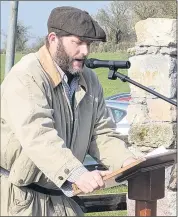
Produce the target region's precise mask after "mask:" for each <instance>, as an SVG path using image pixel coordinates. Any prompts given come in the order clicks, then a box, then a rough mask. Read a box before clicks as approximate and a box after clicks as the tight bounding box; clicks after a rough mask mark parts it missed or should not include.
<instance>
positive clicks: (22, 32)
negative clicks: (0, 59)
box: [1, 21, 32, 52]
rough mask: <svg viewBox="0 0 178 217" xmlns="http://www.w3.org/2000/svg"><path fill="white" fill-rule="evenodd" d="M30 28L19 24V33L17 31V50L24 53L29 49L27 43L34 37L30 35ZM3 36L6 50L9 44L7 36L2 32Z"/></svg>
mask: <svg viewBox="0 0 178 217" xmlns="http://www.w3.org/2000/svg"><path fill="white" fill-rule="evenodd" d="M30 28H31V27H30V26H25V25H24V24H23V23H22V22H20V21H18V22H17V31H16V43H15V50H16V51H18V52H22V51H24V50H25V49H26V48H27V42H28V41H29V40H30V39H31V38H32V35H31V34H30V33H29V29H30ZM1 35H2V36H3V37H4V38H5V41H4V47H5V48H6V44H7V34H6V33H5V32H4V31H3V30H1Z"/></svg>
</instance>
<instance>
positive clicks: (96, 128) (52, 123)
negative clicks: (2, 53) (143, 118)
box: [1, 7, 135, 216]
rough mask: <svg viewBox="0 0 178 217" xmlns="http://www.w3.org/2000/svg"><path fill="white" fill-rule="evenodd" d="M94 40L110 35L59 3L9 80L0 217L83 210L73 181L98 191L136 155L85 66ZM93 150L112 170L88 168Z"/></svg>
mask: <svg viewBox="0 0 178 217" xmlns="http://www.w3.org/2000/svg"><path fill="white" fill-rule="evenodd" d="M93 41H106V35H105V32H104V31H103V29H102V28H101V27H100V26H99V25H98V23H97V22H96V21H94V20H93V19H92V18H91V17H90V15H89V14H88V13H87V12H86V11H82V10H79V9H77V8H73V7H58V8H55V9H53V10H52V12H51V14H50V16H49V19H48V36H47V37H46V43H45V45H44V46H43V47H42V48H40V50H39V51H38V52H37V53H31V54H28V55H26V56H25V57H23V58H22V59H21V60H20V61H19V62H18V63H17V64H16V65H15V66H14V67H13V68H12V69H11V71H10V72H9V74H8V75H7V76H6V78H5V79H4V81H3V83H2V87H1V105H2V106H1V131H2V132H1V136H2V142H1V144H2V145H1V167H2V168H3V169H5V170H4V173H3V174H2V176H1V186H2V189H1V197H2V200H1V215H6V216H7V215H12V216H15V215H18V216H20V215H23V216H38V215H39V216H48V215H49V216H69V215H70V216H72V215H74V216H75V215H82V214H83V213H82V210H81V209H80V207H79V206H78V205H77V203H76V202H75V201H74V200H73V199H72V196H73V191H72V184H75V185H76V186H77V187H78V188H79V189H80V190H81V191H82V192H84V193H88V192H92V191H94V190H95V189H98V188H100V187H103V186H104V183H103V179H102V177H103V176H105V175H107V174H109V173H111V172H110V171H109V170H114V169H118V168H120V167H122V166H123V165H127V164H128V163H129V162H132V161H134V160H135V159H134V157H133V155H132V154H131V153H130V152H129V151H128V149H127V148H126V147H125V143H124V142H123V141H121V140H120V139H119V136H118V135H117V134H116V133H115V131H114V129H113V128H114V127H115V126H114V124H113V122H112V121H111V118H110V117H109V115H108V111H107V109H106V107H105V102H104V98H103V90H102V87H101V85H100V83H99V81H98V78H97V76H96V75H95V73H93V72H92V71H91V70H90V69H88V68H86V67H85V66H84V60H85V59H86V58H87V56H88V54H89V47H90V43H91V42H93ZM87 153H89V154H90V155H91V156H93V157H94V158H95V159H96V160H97V161H99V162H100V163H102V164H104V165H106V166H107V167H108V169H109V170H108V171H97V170H96V171H92V172H89V171H88V170H87V169H85V168H84V166H83V164H82V162H83V160H84V158H85V155H86V154H87ZM6 171H9V174H8V173H6ZM57 192H58V193H57Z"/></svg>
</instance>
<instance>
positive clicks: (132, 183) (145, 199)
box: [128, 167, 165, 216]
mask: <svg viewBox="0 0 178 217" xmlns="http://www.w3.org/2000/svg"><path fill="white" fill-rule="evenodd" d="M164 194H165V167H163V168H160V169H155V170H151V171H147V172H140V173H138V174H137V175H136V176H135V177H133V178H130V179H129V180H128V198H129V199H131V200H135V202H136V203H135V216H156V213H157V200H158V199H161V198H164Z"/></svg>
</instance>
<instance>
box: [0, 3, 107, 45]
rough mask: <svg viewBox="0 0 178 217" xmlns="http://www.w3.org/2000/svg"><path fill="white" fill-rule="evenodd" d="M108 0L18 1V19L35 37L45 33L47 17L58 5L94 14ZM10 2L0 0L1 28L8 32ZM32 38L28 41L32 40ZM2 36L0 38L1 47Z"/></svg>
mask: <svg viewBox="0 0 178 217" xmlns="http://www.w3.org/2000/svg"><path fill="white" fill-rule="evenodd" d="M108 4H109V1H19V7H18V20H19V21H22V22H23V24H24V25H25V26H31V28H30V33H31V35H33V36H35V37H38V36H39V37H40V36H45V35H46V34H47V19H48V16H49V14H50V12H51V10H52V9H53V8H55V7H58V6H73V7H77V8H80V9H83V10H86V11H88V12H89V13H90V14H93V15H94V14H96V13H97V11H98V9H100V8H105V7H106V6H107V5H108ZM9 16H10V2H9V1H1V30H3V32H4V33H7V32H8V24H9ZM33 40H34V39H32V40H31V41H30V43H31V42H33ZM3 42H4V37H3V36H2V38H1V47H3Z"/></svg>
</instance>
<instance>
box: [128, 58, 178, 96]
mask: <svg viewBox="0 0 178 217" xmlns="http://www.w3.org/2000/svg"><path fill="white" fill-rule="evenodd" d="M129 61H130V62H131V67H130V69H129V70H128V76H129V77H130V78H131V79H132V80H134V81H136V82H138V83H140V84H142V85H144V86H146V87H148V88H150V89H154V90H155V91H156V92H158V93H160V94H162V95H164V96H166V97H168V98H170V97H172V94H173V92H175V90H174V91H173V88H174V87H172V86H171V85H172V83H173V82H174V80H176V73H175V77H174V80H173V78H171V76H170V75H171V74H172V73H174V72H175V71H176V68H177V67H176V62H175V58H171V57H170V56H168V55H165V56H164V55H161V54H157V55H153V54H147V55H139V56H133V57H130V58H129ZM129 85H130V89H131V92H132V93H134V97H135V96H137V97H149V98H152V97H154V98H155V96H154V95H153V94H151V93H149V92H147V91H145V90H142V89H141V88H139V87H137V86H135V85H132V84H129Z"/></svg>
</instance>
